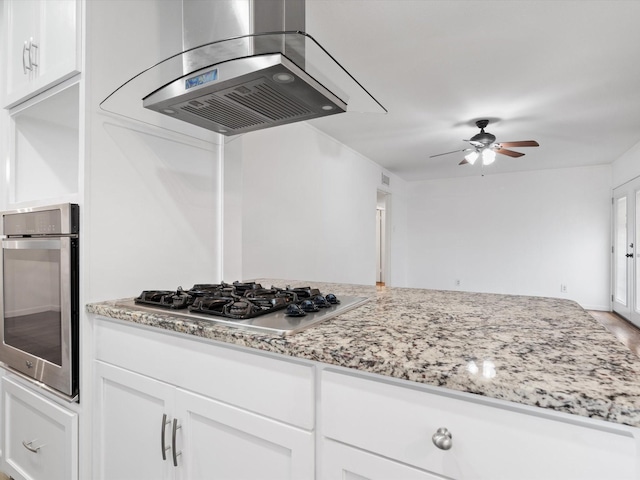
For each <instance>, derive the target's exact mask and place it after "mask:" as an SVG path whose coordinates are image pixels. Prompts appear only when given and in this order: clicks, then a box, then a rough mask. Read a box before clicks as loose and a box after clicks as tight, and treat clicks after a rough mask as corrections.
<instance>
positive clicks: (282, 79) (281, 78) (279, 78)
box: [271, 73, 294, 83]
mask: <svg viewBox="0 0 640 480" xmlns="http://www.w3.org/2000/svg"><path fill="white" fill-rule="evenodd" d="M271 78H273V79H274V80H275V81H276V82H278V83H291V82H293V80H294V78H293V75H291V74H289V73H276V74H275V75H274V76H273V77H271Z"/></svg>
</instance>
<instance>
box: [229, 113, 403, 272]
mask: <svg viewBox="0 0 640 480" xmlns="http://www.w3.org/2000/svg"><path fill="white" fill-rule="evenodd" d="M240 141H242V181H241V185H242V187H241V188H242V212H243V214H242V245H243V247H242V275H243V278H245V279H247V278H255V277H275V278H286V279H293V280H295V279H298V280H315V281H335V282H345V283H356V284H374V283H375V266H376V262H375V253H376V252H375V228H376V227H375V218H376V216H375V213H376V196H377V195H376V192H377V189H378V188H381V173H382V172H383V169H382V168H381V167H380V166H378V165H376V164H374V163H373V162H371V161H370V160H368V159H367V158H365V157H363V156H361V155H360V154H358V153H356V152H354V151H353V150H350V149H349V148H347V147H345V146H344V145H342V144H340V143H339V142H337V141H335V140H334V139H333V138H331V137H328V136H327V135H325V134H323V133H322V132H320V131H318V130H317V129H315V128H313V127H312V126H310V125H308V124H306V123H297V124H292V125H286V126H282V127H277V128H272V129H268V130H262V131H258V132H253V133H250V134H247V135H244V136H243V137H242V139H241V140H240ZM225 168H226V167H225ZM386 173H387V174H388V175H389V172H386ZM403 183H404V182H402V181H401V180H400V179H398V178H397V177H395V176H394V175H391V186H392V187H391V192H392V195H391V196H392V199H393V200H392V201H394V202H395V203H394V205H395V207H396V210H398V211H400V210H401V209H402V206H403V199H402V198H403V189H402V188H401V185H402V184H403ZM396 192H397V194H396ZM392 215H393V214H392ZM397 217H398V218H401V213H398V214H397ZM226 224H227V222H225V225H226ZM402 228H403V227H397V228H396V231H395V236H394V238H392V241H391V243H392V245H395V248H397V249H398V250H401V249H402V248H403V245H401V243H402V242H403V241H404V238H403V236H402ZM399 265H400V266H399V267H397V268H396V269H392V272H396V273H395V275H396V277H392V278H391V279H390V282H389V283H391V284H393V283H394V281H395V280H394V278H401V277H402V275H403V273H404V272H403V271H402V267H401V265H402V264H401V262H399ZM392 275H393V273H392Z"/></svg>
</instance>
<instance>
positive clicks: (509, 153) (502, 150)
mask: <svg viewBox="0 0 640 480" xmlns="http://www.w3.org/2000/svg"><path fill="white" fill-rule="evenodd" d="M496 153H501V154H502V155H507V156H509V157H514V158H515V157H521V156H523V155H524V153H520V152H514V151H513V150H507V149H506V148H496Z"/></svg>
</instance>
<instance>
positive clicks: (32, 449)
mask: <svg viewBox="0 0 640 480" xmlns="http://www.w3.org/2000/svg"><path fill="white" fill-rule="evenodd" d="M33 442H35V440H31V441H30V442H25V441H24V440H23V441H22V446H23V447H24V448H26V449H27V450H29V451H30V452H33V453H38V451H39V450H40V449H41V448H42V447H43V446H44V445H40V446H39V447H34V446H33Z"/></svg>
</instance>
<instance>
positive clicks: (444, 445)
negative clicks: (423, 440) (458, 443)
mask: <svg viewBox="0 0 640 480" xmlns="http://www.w3.org/2000/svg"><path fill="white" fill-rule="evenodd" d="M452 437H453V435H451V432H449V430H447V429H446V428H443V427H441V428H439V429H438V430H436V433H434V434H433V437H431V440H433V444H434V445H435V446H436V447H438V448H439V449H440V450H449V449H450V448H451V447H452V446H453V441H452V440H451V439H452Z"/></svg>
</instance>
